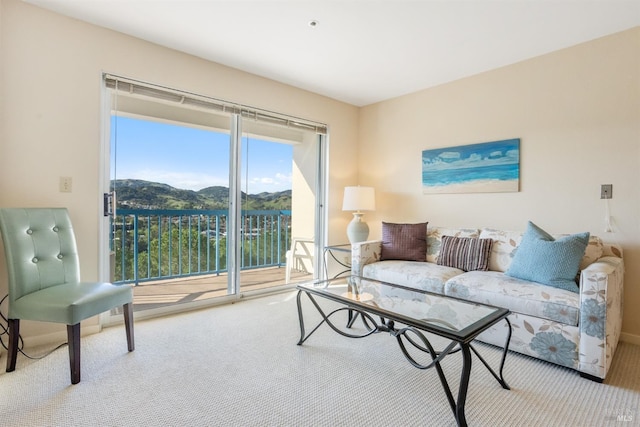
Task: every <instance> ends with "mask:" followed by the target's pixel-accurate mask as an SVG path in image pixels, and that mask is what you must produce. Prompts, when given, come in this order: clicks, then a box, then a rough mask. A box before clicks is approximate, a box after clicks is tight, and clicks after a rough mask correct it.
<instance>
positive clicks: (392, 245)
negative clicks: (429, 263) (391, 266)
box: [380, 222, 427, 261]
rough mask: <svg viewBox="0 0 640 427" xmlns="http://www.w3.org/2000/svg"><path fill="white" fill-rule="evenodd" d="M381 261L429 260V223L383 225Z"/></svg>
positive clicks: (388, 223) (387, 223) (385, 223)
mask: <svg viewBox="0 0 640 427" xmlns="http://www.w3.org/2000/svg"><path fill="white" fill-rule="evenodd" d="M380 259H381V260H392V259H393V260H405V261H426V260H427V223H426V222H423V223H419V224H394V223H390V222H383V223H382V251H381V252H380Z"/></svg>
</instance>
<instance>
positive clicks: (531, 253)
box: [505, 221, 589, 292]
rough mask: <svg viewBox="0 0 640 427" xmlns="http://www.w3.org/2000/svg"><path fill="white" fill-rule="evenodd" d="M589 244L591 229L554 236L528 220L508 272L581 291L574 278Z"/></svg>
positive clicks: (566, 288)
mask: <svg viewBox="0 0 640 427" xmlns="http://www.w3.org/2000/svg"><path fill="white" fill-rule="evenodd" d="M588 243H589V233H588V232H586V233H580V234H574V235H571V236H566V237H561V238H559V239H554V238H553V237H552V236H551V235H550V234H549V233H547V232H546V231H544V230H543V229H541V228H540V227H538V226H537V225H535V224H534V223H532V222H531V221H529V223H528V224H527V231H525V233H524V236H522V241H521V242H520V245H519V246H518V250H517V252H516V254H515V256H514V258H513V262H512V263H511V266H510V267H509V270H507V271H506V273H505V274H507V275H508V276H511V277H516V278H518V279H524V280H531V281H534V282H538V283H542V284H545V285H548V286H553V287H555V288H560V289H565V290H568V291H572V292H578V291H579V289H578V285H577V284H576V282H575V277H576V274H577V273H578V268H579V266H580V260H581V259H582V257H583V255H584V252H585V249H586V247H587V244H588Z"/></svg>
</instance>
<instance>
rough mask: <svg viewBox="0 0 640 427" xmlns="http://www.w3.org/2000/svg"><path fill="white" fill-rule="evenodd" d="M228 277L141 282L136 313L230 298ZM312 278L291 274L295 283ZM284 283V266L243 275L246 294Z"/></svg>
mask: <svg viewBox="0 0 640 427" xmlns="http://www.w3.org/2000/svg"><path fill="white" fill-rule="evenodd" d="M227 277H228V276H227V274H219V275H216V274H212V275H205V276H192V277H187V278H180V279H167V280H158V281H152V282H143V283H140V284H139V285H137V286H134V287H133V307H134V311H141V310H148V309H152V308H159V307H163V306H167V305H173V304H181V303H185V302H192V301H200V300H204V299H209V298H216V297H221V296H226V295H227ZM312 278H313V276H312V275H311V274H309V273H304V272H297V271H292V272H291V283H294V282H298V281H302V280H310V279H312ZM284 283H285V268H284V267H271V268H260V269H255V270H245V271H242V272H241V273H240V287H241V289H242V290H243V291H251V290H256V289H265V288H271V287H277V286H282V285H284Z"/></svg>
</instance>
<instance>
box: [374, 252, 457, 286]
mask: <svg viewBox="0 0 640 427" xmlns="http://www.w3.org/2000/svg"><path fill="white" fill-rule="evenodd" d="M462 273H464V271H463V270H459V269H457V268H453V267H446V266H444V265H437V264H434V263H431V262H412V261H391V260H389V261H380V262H375V263H373V264H368V265H366V266H365V267H364V269H363V274H362V275H363V277H367V278H370V279H376V280H380V281H382V282H387V283H394V284H396V285H403V286H407V287H410V288H414V289H420V290H423V291H427V292H434V293H437V294H444V284H445V283H446V282H447V280H449V279H450V278H452V277H454V276H458V275H460V274H462Z"/></svg>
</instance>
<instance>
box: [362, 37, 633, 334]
mask: <svg viewBox="0 0 640 427" xmlns="http://www.w3.org/2000/svg"><path fill="white" fill-rule="evenodd" d="M508 138H520V139H521V164H520V166H521V175H520V192H517V193H494V194H444V195H423V194H422V189H421V152H422V150H425V149H429V148H440V147H446V146H455V145H463V144H472V143H479V142H487V141H495V140H500V139H508ZM359 174H360V175H359V179H360V184H362V185H372V186H374V187H375V188H376V191H377V203H378V209H377V210H376V212H374V213H371V214H368V215H367V218H368V222H369V224H370V226H371V229H372V237H379V236H380V221H406V222H412V221H425V220H426V221H429V222H431V223H432V224H436V225H443V226H472V227H484V226H489V227H496V228H503V229H509V230H523V229H524V227H525V224H526V221H527V220H532V221H533V222H535V223H537V224H538V225H540V226H541V227H543V228H545V229H547V230H549V231H550V232H552V233H574V232H580V231H590V232H591V233H592V234H595V235H598V236H601V237H602V238H603V239H604V240H605V241H608V242H617V243H620V244H622V245H623V247H624V251H625V252H624V255H625V266H626V276H625V293H624V295H625V301H624V310H625V314H624V322H623V332H624V336H623V338H624V339H627V340H632V341H635V342H638V343H640V311H638V310H636V309H635V305H636V304H638V303H640V28H635V29H633V30H629V31H626V32H623V33H619V34H615V35H612V36H608V37H605V38H601V39H598V40H595V41H592V42H589V43H585V44H581V45H579V46H576V47H572V48H569V49H564V50H561V51H557V52H554V53H551V54H548V55H544V56H541V57H538V58H535V59H531V60H528V61H525V62H521V63H518V64H515V65H511V66H508V67H504V68H500V69H497V70H493V71H490V72H486V73H483V74H480V75H476V76H473V77H470V78H466V79H463V80H459V81H456V82H452V83H450V84H445V85H442V86H439V87H435V88H431V89H428V90H424V91H420V92H417V93H413V94H410V95H407V96H403V97H400V98H396V99H392V100H388V101H385V102H381V103H378V104H374V105H370V106H367V107H365V108H362V109H361V111H360V149H359ZM600 184H613V199H612V200H611V201H610V206H611V214H612V216H613V221H614V232H613V233H605V232H604V227H605V225H604V217H605V204H604V201H603V200H600Z"/></svg>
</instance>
